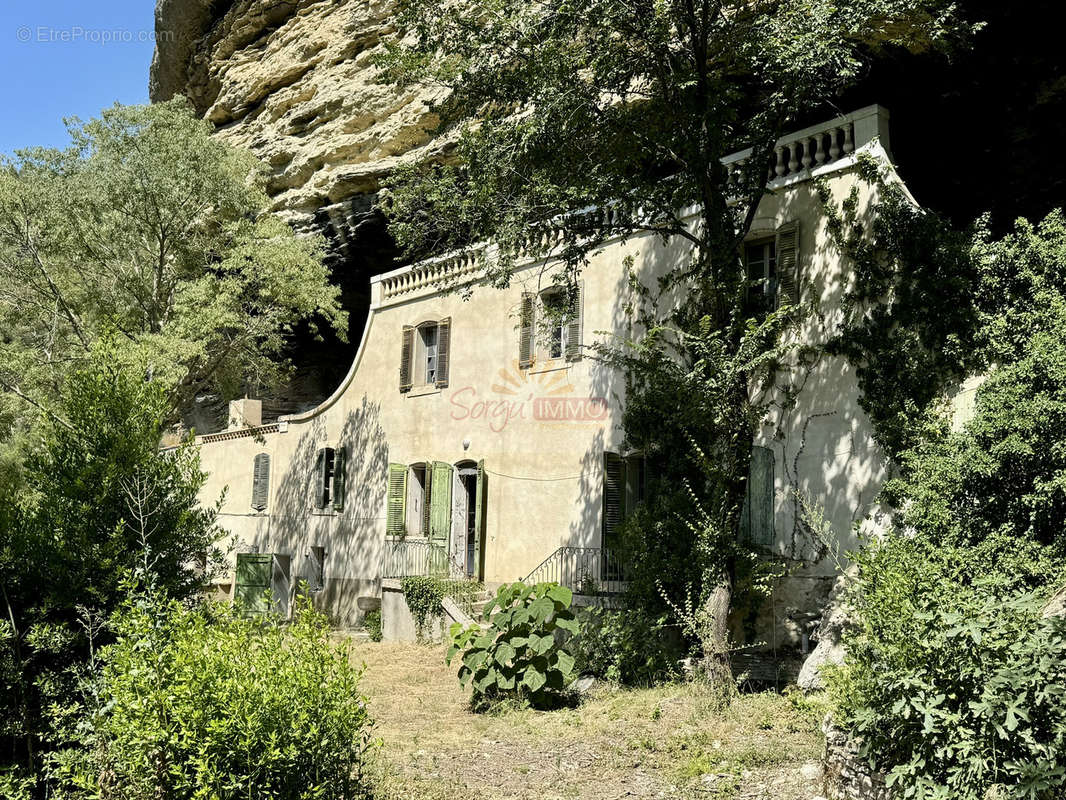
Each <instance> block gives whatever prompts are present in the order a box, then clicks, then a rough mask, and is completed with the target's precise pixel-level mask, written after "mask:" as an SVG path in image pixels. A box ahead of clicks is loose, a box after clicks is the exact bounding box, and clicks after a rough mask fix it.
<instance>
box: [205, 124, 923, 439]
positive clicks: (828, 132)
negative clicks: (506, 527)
mask: <svg viewBox="0 0 1066 800" xmlns="http://www.w3.org/2000/svg"><path fill="white" fill-rule="evenodd" d="M888 121H889V112H888V110H887V109H885V108H883V107H882V106H879V105H870V106H866V107H865V108H860V109H859V110H857V111H853V112H851V113H849V114H844V115H841V116H839V117H836V118H834V119H831V120H828V121H826V122H824V123H821V124H819V125H814V126H811V127H809V128H804V129H803V130H800V131H797V132H795V133H790V134H788V135H786V136H783V137H782V138H780V139H779V140H778V141H777V143H776V144H775V146H774V150H775V161H774V164H773V166H772V167H771V171H770V174H769V175H768V176H767V177H768V180H767V193H768V194H772V193H775V192H780V191H782V190H785V189H788V188H790V187H793V186H796V185H798V184H800V183H804V182H806V181H810V180H814V179H817V178H821V177H828V176H830V175H833V174H836V173H840V172H844V171H847V170H850V169H853V168H854V167H855V166H856V164H857V162H858V159H859V156H860V155H861V154H864V153H865V154H869V155H870V156H871V157H873V158H874V159H875V160H876V161H877V162H878V163H880V164H881V165H883V167H884V168H885V169H886V171H887V175H888V178H889V179H890V180H893V181H894V182H896V183H898V184H899V185H900V186H901V187H902V188H903V190H904V191H905V192H906V191H907V190H906V186H904V185H903V182H902V180H900V179H899V177H898V175H897V173H896V170H895V165H894V163H893V161H892V157H891V151H890V140H889V127H888ZM750 157H751V150H750V149H748V150H740V151H738V152H736V153H732V154H730V155H729V156H726V157H725V158H723V159H722V163H723V164H725V165H726V166H727V167H729V168H730V170H731V171H732V172H733V173H734V174H736V173H739V172H740V171H741V170H742V169H743V168H744V163H745V161H746V160H747V159H748V158H750ZM907 195H908V197H910V194H909V192H908V193H907ZM911 200H912V201H913V197H912V198H911ZM915 205H916V206H917V202H915ZM698 211H699V209H698V207H697V206H695V205H693V206H691V207H688V208H684V209H682V210H681V215H680V216H681V218H682V220H683V221H693V220H695V218H696V216H697V214H698ZM587 213H595V214H601V215H603V217H604V223H605V224H610V222H611V216H610V215H611V214H612V210H611V209H610V208H606V209H588V210H587ZM533 235H535V236H537V237H539V238H538V239H537V241H536V243H535V245H536V246H535V247H531V248H530V254H529V255H527V256H526V257H524V258H523V257H520V258H519V259H518V260H517V262H516V264H515V266H516V268H518V269H525V268H532V267H536V266H537V265H538V264H543V263H546V262H550V261H551V260H552V258H551V257H548V258H545V257H543V255H541V254H543V253H544V252H546V251H550V250H551V244H552V243H553V240H552V238H551V237H553V236H555V237H557V236H558V234H557V233H556V232H554V231H552V230H550V229H545V230H543V231H540V232H533ZM621 238H622V236H621V235H619V236H617V237H614V238H612V239H608V240H606V241H605V242H603V245H604V246H608V245H610V244H612V243H614V242H617V241H619V240H620V239H621ZM492 249H493V246H492V244H491V243H482V244H477V245H473V246H471V247H469V248H466V249H464V250H461V251H457V252H452V253H447V254H445V255H441V256H436V257H433V258H428V259H425V260H423V261H419V262H418V263H415V264H411V265H408V266H405V267H401V268H399V269H396V270H393V271H391V272H386V273H383V274H381V275H376V276H374V277H372V278H371V279H370V285H371V304H370V313H369V314H368V316H367V321H366V325H365V326H364V328H363V335H362V338H361V340H360V343H359V348H358V350H357V351H356V355H355V358H354V359H353V360H352V364H351V367H350V368H349V369H348V373H347V374H346V375H345V377H344V379H343V380H342V381H341V383H340V385H339V386H338V387H337V389H336V390H335V391H334V392H333V394H331V395H330V396H329V397H328V398H326V399H325V400H324V401H323V402H322V403H320V404H319V405H318V406H316V407H315V408H313V409H310V410H309V411H305V412H303V413H301V414H290V415H286V416H283V417H280V418H279V421H278V423H277V424H275V425H274V426H263V427H262V428H247V429H243V430H242V431H239V432H234V431H230V432H222V433H216V434H208V435H205V436H201V437H197V442H198V443H201V442H203V443H206V442H208V441H220V440H223V439H225V438H226V437H227V436H233V435H234V434H239V435H243V436H254V435H259V434H265V433H283V432H284V431H285V429H286V428H287V425H288V423H301V422H306V421H309V420H312V419H314V418H315V417H317V416H319V415H320V414H322V413H324V412H325V411H326V410H328V409H329V408H330V407H332V406H333V405H335V404H336V403H337V402H338V401H339V400H340V399H341V398H342V397H343V396H344V394H345V392H346V391H347V389H348V387H349V386H350V385H351V383H352V381H353V380H354V378H355V375H356V373H357V372H358V369H359V364H360V362H361V361H362V359H363V356H364V353H365V350H366V346H367V341H368V339H369V335H370V331H371V328H372V327H373V324H374V318H375V314H376V312H378V311H380V310H382V309H385V308H389V307H392V306H398V305H402V304H406V303H411V302H415V301H418V300H422V299H425V298H428V297H433V296H437V295H439V294H441V293H443V292H446V291H454V290H456V289H461V288H462V287H464V286H473V285H475V284H476V283H477V282H478V281H479V280H481V278H482V277H483V271H482V264H483V262H484V260H485V259H486V258H488V259H491V257H492ZM278 426H280V427H278ZM268 428H269V429H270V430H267V429H268Z"/></svg>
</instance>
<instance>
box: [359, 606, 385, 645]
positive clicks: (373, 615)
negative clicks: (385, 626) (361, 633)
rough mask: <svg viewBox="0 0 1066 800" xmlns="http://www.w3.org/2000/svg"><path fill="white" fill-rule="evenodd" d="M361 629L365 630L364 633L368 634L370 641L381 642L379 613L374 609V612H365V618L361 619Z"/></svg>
mask: <svg viewBox="0 0 1066 800" xmlns="http://www.w3.org/2000/svg"><path fill="white" fill-rule="evenodd" d="M363 627H364V628H366V632H367V633H369V634H370V641H372V642H380V641H381V612H380V611H378V610H377V609H375V610H374V611H367V612H366V616H365V617H363Z"/></svg>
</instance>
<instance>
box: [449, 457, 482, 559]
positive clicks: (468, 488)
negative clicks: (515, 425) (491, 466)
mask: <svg viewBox="0 0 1066 800" xmlns="http://www.w3.org/2000/svg"><path fill="white" fill-rule="evenodd" d="M455 489H456V491H455V495H456V497H455V503H454V505H453V513H454V515H455V516H454V524H453V527H452V536H453V549H452V552H453V554H454V557H455V562H456V564H455V565H456V566H457V567H459V569H460V572H461V574H462V575H463V576H464V577H466V578H471V579H473V580H481V579H482V577H483V576H484V565H483V560H484V548H483V546H482V528H483V526H484V514H483V511H484V502H485V470H484V467H483V465H482V464H481V463H475V462H473V461H461V462H459V463H458V464H456V465H455Z"/></svg>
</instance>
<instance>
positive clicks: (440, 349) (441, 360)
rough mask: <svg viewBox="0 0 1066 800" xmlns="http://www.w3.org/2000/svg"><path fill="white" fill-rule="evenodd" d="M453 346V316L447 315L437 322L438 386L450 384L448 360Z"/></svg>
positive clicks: (442, 386) (441, 387)
mask: <svg viewBox="0 0 1066 800" xmlns="http://www.w3.org/2000/svg"><path fill="white" fill-rule="evenodd" d="M451 346H452V318H451V317H445V318H444V319H442V320H441V321H440V322H439V323H438V324H437V382H436V383H437V388H438V389H443V388H444V387H445V386H447V385H448V362H449V360H450V355H451Z"/></svg>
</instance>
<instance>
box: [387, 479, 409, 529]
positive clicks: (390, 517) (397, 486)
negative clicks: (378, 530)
mask: <svg viewBox="0 0 1066 800" xmlns="http://www.w3.org/2000/svg"><path fill="white" fill-rule="evenodd" d="M406 514H407V465H406V464H389V487H388V498H387V500H386V517H385V535H386V536H400V537H403V536H404V535H405V534H406V533H407V525H406V520H405V516H406Z"/></svg>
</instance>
